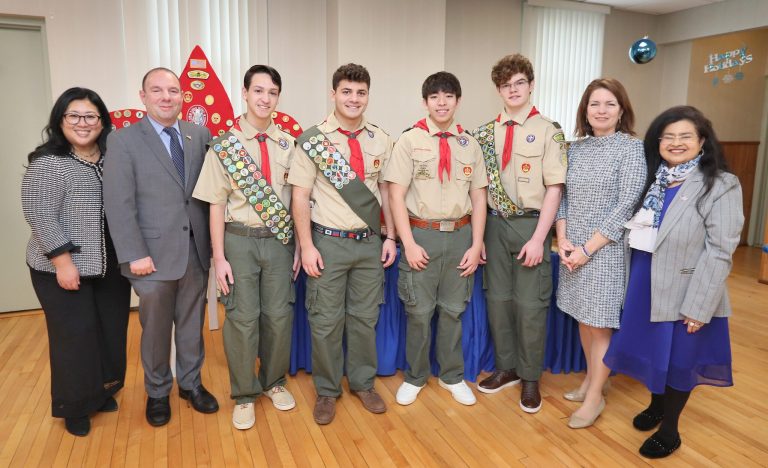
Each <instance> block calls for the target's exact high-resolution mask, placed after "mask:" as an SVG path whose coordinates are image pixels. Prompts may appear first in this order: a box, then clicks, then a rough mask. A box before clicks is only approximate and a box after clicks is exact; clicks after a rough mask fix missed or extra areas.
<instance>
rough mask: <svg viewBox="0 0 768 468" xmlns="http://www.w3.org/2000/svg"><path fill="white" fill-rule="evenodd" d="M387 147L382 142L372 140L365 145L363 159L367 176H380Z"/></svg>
mask: <svg viewBox="0 0 768 468" xmlns="http://www.w3.org/2000/svg"><path fill="white" fill-rule="evenodd" d="M385 153H386V147H385V146H384V144H382V143H381V142H377V141H374V142H371V143H369V144H367V145H365V149H364V150H363V160H364V163H365V177H366V178H371V177H372V178H378V177H379V173H380V172H381V169H382V167H383V165H384V154H385Z"/></svg>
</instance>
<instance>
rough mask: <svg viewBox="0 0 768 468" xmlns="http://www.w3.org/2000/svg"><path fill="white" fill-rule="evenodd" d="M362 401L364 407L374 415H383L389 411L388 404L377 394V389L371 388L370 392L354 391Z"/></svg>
mask: <svg viewBox="0 0 768 468" xmlns="http://www.w3.org/2000/svg"><path fill="white" fill-rule="evenodd" d="M352 393H354V394H355V395H357V397H358V398H360V401H362V402H363V407H364V408H365V409H367V410H368V411H370V412H371V413H374V414H381V413H383V412H385V411H387V404H386V403H384V400H382V399H381V396H380V395H379V394H378V393H376V389H375V388H373V387H371V388H369V389H368V390H361V391H359V392H358V391H353V392H352Z"/></svg>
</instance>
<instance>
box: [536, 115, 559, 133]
mask: <svg viewBox="0 0 768 468" xmlns="http://www.w3.org/2000/svg"><path fill="white" fill-rule="evenodd" d="M539 117H541V119H542V120H544V121H546V122H549V123H551V124H552V126H553V127H555V128H556V129H557V130H562V129H563V127H561V126H560V124H559V123H557V121H556V120H552V119H550V118H549V117H545V116H543V115H541V114H539Z"/></svg>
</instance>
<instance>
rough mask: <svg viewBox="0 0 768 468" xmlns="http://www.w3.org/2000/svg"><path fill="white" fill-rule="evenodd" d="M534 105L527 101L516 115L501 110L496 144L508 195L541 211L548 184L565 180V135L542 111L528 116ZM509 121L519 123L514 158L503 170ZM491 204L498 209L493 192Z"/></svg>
mask: <svg viewBox="0 0 768 468" xmlns="http://www.w3.org/2000/svg"><path fill="white" fill-rule="evenodd" d="M532 107H533V105H531V104H528V105H527V106H525V108H523V109H522V110H520V112H518V113H517V114H516V115H513V116H510V115H509V114H507V112H506V111H504V110H502V112H501V116H500V118H499V119H497V120H498V121H496V122H494V137H495V141H494V147H495V150H496V160H497V162H498V165H499V177H500V178H501V185H502V186H503V187H504V190H505V191H506V192H507V195H509V198H511V199H512V201H513V202H516V203H519V205H520V208H521V209H527V210H540V209H541V205H542V203H544V192H546V190H547V188H546V186H547V185H555V184H563V183H565V169H566V156H565V137H564V136H563V130H562V129H561V128H560V126H559V125H558V124H557V123H555V122H554V121H552V120H550V119H548V118H546V117H543V116H542V115H541V114H538V115H534V116H533V117H530V118H528V114H529V113H530V112H531V108H532ZM509 120H514V121H515V122H516V123H517V125H515V134H514V141H513V143H512V159H511V160H510V161H509V164H507V168H506V169H504V170H502V169H501V154H502V152H503V151H504V140H505V138H506V134H507V126H506V125H505V124H506V122H508V121H509ZM488 206H490V207H491V208H493V209H498V207H497V206H496V205H495V204H494V203H493V200H492V198H491V195H490V192H489V194H488Z"/></svg>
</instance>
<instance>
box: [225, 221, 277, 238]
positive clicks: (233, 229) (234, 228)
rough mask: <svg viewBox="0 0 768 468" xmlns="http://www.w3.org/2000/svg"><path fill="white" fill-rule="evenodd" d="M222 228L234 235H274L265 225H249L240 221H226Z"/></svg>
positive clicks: (258, 236) (257, 236)
mask: <svg viewBox="0 0 768 468" xmlns="http://www.w3.org/2000/svg"><path fill="white" fill-rule="evenodd" d="M224 230H225V231H227V232H228V233H230V234H234V235H236V236H243V237H255V238H256V239H265V238H267V237H275V234H274V233H273V232H272V231H270V230H269V228H268V227H266V226H259V227H250V226H246V225H245V224H241V223H227V224H226V225H225V228H224Z"/></svg>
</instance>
